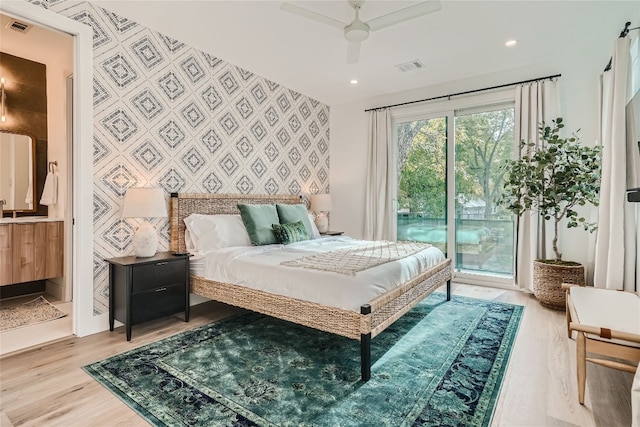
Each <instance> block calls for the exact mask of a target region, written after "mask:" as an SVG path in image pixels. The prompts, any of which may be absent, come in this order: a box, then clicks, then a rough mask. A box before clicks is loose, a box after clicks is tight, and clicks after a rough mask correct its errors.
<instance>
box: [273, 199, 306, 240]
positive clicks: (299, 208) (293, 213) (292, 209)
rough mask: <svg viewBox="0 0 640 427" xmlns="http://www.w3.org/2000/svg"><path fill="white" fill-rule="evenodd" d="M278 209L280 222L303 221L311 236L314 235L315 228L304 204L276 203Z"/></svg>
mask: <svg viewBox="0 0 640 427" xmlns="http://www.w3.org/2000/svg"><path fill="white" fill-rule="evenodd" d="M276 209H277V210H278V217H279V218H280V221H279V222H280V224H291V223H293V222H298V221H302V223H303V224H304V228H305V229H306V230H307V235H308V236H309V238H311V236H313V228H312V227H311V222H310V221H309V213H308V212H307V207H306V206H305V205H303V204H297V205H283V204H280V203H276Z"/></svg>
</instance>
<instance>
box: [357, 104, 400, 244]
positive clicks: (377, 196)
mask: <svg viewBox="0 0 640 427" xmlns="http://www.w3.org/2000/svg"><path fill="white" fill-rule="evenodd" d="M369 114H370V115H369V153H368V162H367V186H366V190H365V191H366V193H365V214H364V215H365V217H364V238H365V239H368V240H395V238H396V236H392V226H393V224H392V216H393V214H394V212H393V203H392V202H391V201H392V200H393V197H394V196H393V195H394V193H395V189H394V188H393V186H394V176H395V174H394V171H393V168H394V164H395V163H394V158H395V154H394V153H395V150H394V148H393V147H394V146H393V139H392V131H391V112H390V111H389V109H388V108H385V109H381V110H374V111H371V112H370V113H369Z"/></svg>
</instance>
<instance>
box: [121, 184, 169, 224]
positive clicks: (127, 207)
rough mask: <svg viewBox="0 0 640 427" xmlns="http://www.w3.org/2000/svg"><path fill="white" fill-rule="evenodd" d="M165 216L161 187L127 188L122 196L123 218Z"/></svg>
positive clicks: (165, 210) (165, 207) (165, 208)
mask: <svg viewBox="0 0 640 427" xmlns="http://www.w3.org/2000/svg"><path fill="white" fill-rule="evenodd" d="M166 216H167V205H166V204H165V201H164V192H163V191H162V189H161V188H129V189H128V190H127V194H125V196H124V207H123V208H122V217H123V218H156V217H166Z"/></svg>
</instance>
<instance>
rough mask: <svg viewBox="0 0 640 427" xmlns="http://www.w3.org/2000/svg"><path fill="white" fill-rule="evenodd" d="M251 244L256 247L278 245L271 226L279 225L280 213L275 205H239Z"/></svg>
mask: <svg viewBox="0 0 640 427" xmlns="http://www.w3.org/2000/svg"><path fill="white" fill-rule="evenodd" d="M238 210H239V211H240V216H241V217H242V222H243V223H244V226H245V228H246V229H247V233H248V234H249V239H251V244H252V245H254V246H261V245H271V244H273V243H278V240H277V239H276V236H275V234H273V229H272V228H271V224H274V223H277V222H278V221H279V220H278V211H277V210H276V207H275V205H243V204H239V205H238Z"/></svg>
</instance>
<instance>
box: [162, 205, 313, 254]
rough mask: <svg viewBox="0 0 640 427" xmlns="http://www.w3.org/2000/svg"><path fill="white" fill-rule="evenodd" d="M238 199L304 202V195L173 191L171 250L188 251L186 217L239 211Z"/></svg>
mask: <svg viewBox="0 0 640 427" xmlns="http://www.w3.org/2000/svg"><path fill="white" fill-rule="evenodd" d="M238 203H249V204H255V205H257V204H267V203H283V204H289V205H294V204H296V203H301V199H300V196H295V195H291V194H280V195H262V194H247V195H244V194H210V193H191V194H190V193H172V194H171V203H170V210H171V212H170V213H169V233H170V237H171V241H170V243H169V250H171V251H174V252H186V251H187V249H186V245H185V243H184V231H185V225H184V219H185V218H186V217H188V216H189V215H191V214H192V213H199V214H205V215H216V214H227V215H233V214H239V213H240V211H239V210H238V207H237V205H238Z"/></svg>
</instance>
